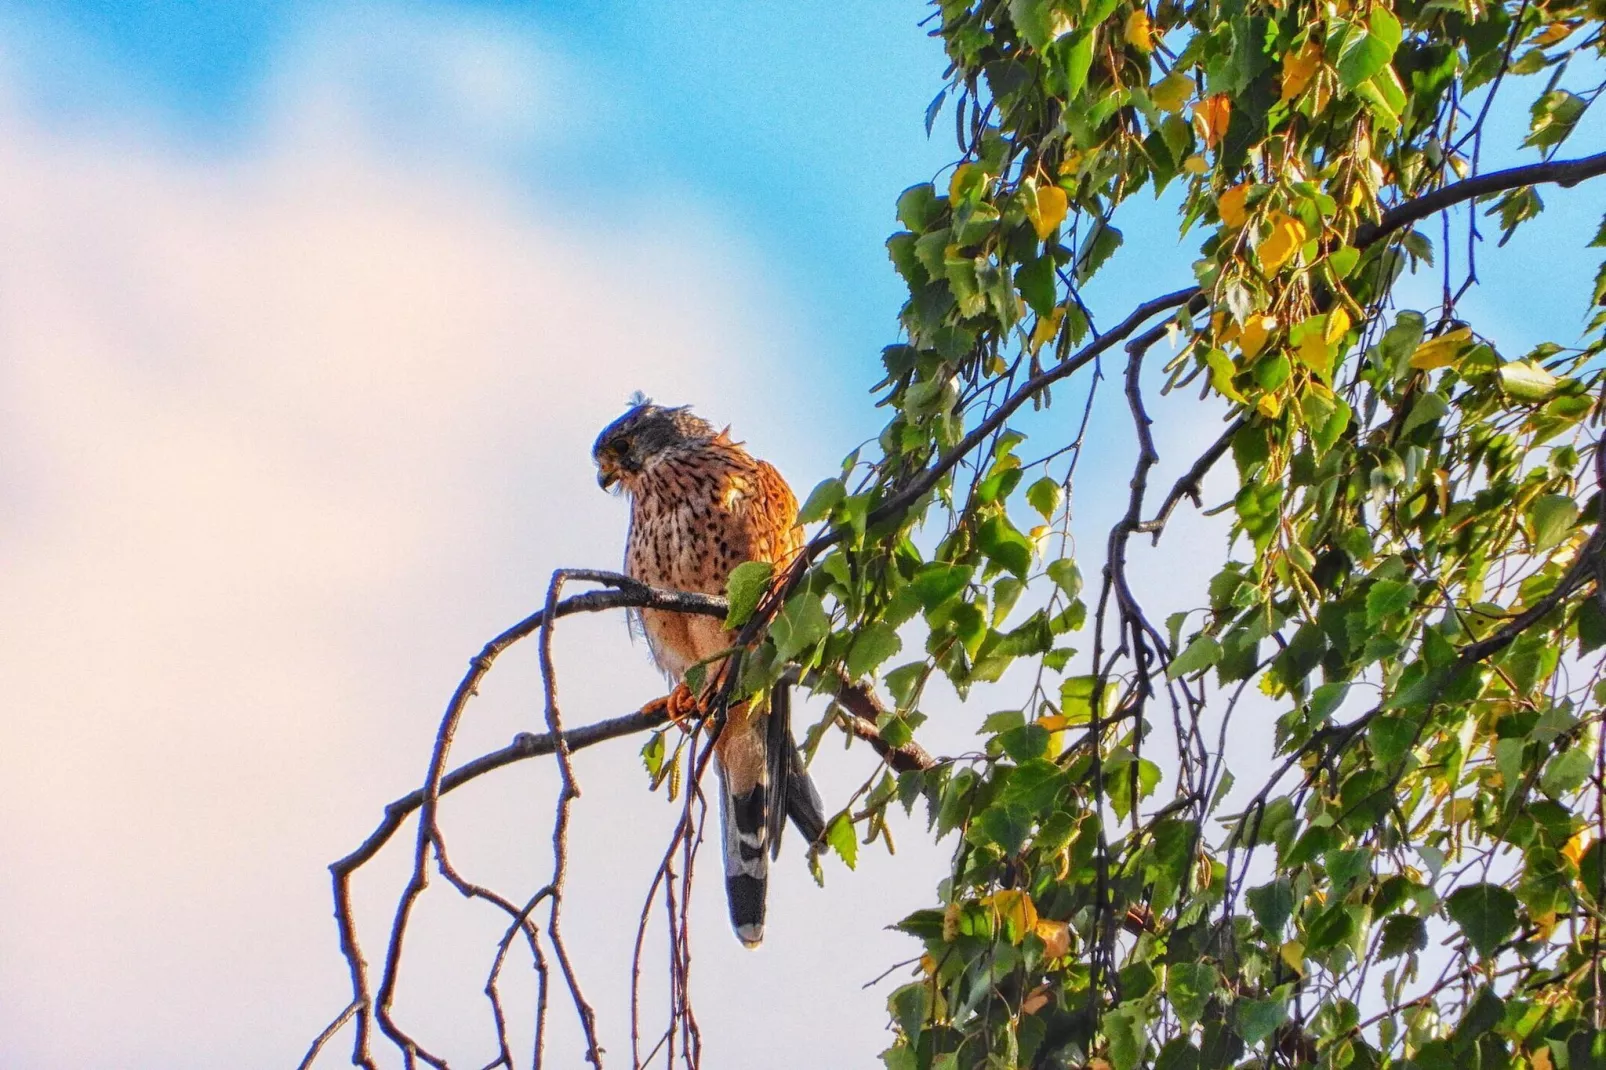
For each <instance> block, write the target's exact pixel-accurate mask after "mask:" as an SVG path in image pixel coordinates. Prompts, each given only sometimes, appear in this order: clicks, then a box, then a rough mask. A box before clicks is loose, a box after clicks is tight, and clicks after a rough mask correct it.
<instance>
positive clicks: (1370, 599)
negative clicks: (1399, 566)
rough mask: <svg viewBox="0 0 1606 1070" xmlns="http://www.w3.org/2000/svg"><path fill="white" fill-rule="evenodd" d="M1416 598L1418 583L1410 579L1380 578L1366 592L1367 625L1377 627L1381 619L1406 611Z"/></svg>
mask: <svg viewBox="0 0 1606 1070" xmlns="http://www.w3.org/2000/svg"><path fill="white" fill-rule="evenodd" d="M1414 598H1416V585H1415V584H1414V583H1411V582H1410V581H1409V580H1378V581H1377V582H1375V583H1373V584H1372V589H1371V590H1369V591H1367V592H1366V626H1367V627H1368V628H1375V627H1376V626H1377V625H1378V624H1379V623H1380V622H1381V621H1384V620H1387V619H1388V618H1389V617H1392V616H1394V615H1395V614H1397V613H1400V612H1402V611H1404V609H1405V607H1406V606H1409V605H1410V604H1411V601H1412V599H1414Z"/></svg>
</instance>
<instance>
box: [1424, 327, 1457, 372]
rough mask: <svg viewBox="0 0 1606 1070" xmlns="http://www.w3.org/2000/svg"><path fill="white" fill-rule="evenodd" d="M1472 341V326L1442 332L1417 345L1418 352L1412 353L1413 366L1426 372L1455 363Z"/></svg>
mask: <svg viewBox="0 0 1606 1070" xmlns="http://www.w3.org/2000/svg"><path fill="white" fill-rule="evenodd" d="M1471 341H1472V328H1471V327H1459V328H1457V329H1456V330H1453V331H1449V332H1446V333H1445V334H1441V335H1439V336H1438V337H1437V338H1434V339H1430V340H1429V341H1426V342H1423V343H1422V344H1421V345H1419V346H1417V347H1416V352H1415V353H1412V354H1411V367H1413V368H1415V369H1417V370H1418V371H1424V372H1425V371H1432V370H1433V369H1434V368H1443V367H1445V366H1446V365H1450V364H1454V363H1455V358H1456V357H1457V356H1459V355H1460V353H1461V350H1462V349H1463V348H1464V347H1465V346H1466V345H1468V344H1469V343H1470V342H1471Z"/></svg>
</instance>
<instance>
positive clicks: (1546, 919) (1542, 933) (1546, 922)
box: [1533, 910, 1556, 940]
mask: <svg viewBox="0 0 1606 1070" xmlns="http://www.w3.org/2000/svg"><path fill="white" fill-rule="evenodd" d="M1533 921H1534V928H1535V929H1537V930H1539V931H1538V932H1537V933H1535V934H1534V935H1535V937H1536V938H1537V939H1539V940H1549V939H1550V934H1551V933H1553V932H1555V931H1556V912H1555V911H1554V910H1547V911H1545V912H1544V913H1543V914H1535V915H1534V916H1533Z"/></svg>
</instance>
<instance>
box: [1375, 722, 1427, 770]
mask: <svg viewBox="0 0 1606 1070" xmlns="http://www.w3.org/2000/svg"><path fill="white" fill-rule="evenodd" d="M1415 738H1416V722H1415V721H1414V720H1412V719H1410V718H1408V717H1393V716H1383V717H1378V718H1376V719H1375V720H1373V721H1372V723H1371V724H1369V725H1367V726H1366V741H1367V743H1368V744H1370V745H1371V748H1372V754H1373V755H1374V756H1375V757H1376V758H1377V760H1378V762H1379V763H1381V764H1382V765H1393V764H1394V763H1395V762H1397V761H1399V760H1400V759H1401V758H1403V757H1405V752H1406V751H1407V750H1408V749H1409V748H1410V746H1411V742H1412V741H1413V740H1414V739H1415Z"/></svg>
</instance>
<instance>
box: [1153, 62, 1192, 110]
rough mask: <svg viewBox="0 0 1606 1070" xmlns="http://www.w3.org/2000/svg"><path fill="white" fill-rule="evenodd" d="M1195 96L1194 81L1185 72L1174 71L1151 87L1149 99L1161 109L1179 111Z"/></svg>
mask: <svg viewBox="0 0 1606 1070" xmlns="http://www.w3.org/2000/svg"><path fill="white" fill-rule="evenodd" d="M1191 96H1193V81H1192V79H1190V78H1189V77H1188V76H1187V75H1185V74H1179V73H1177V72H1176V71H1172V72H1171V73H1170V74H1168V75H1166V76H1165V77H1164V78H1162V79H1160V80H1159V81H1158V82H1155V83H1154V84H1153V85H1151V86H1150V87H1149V99H1150V100H1152V101H1154V106H1155V107H1156V108H1159V109H1160V110H1161V111H1169V112H1179V111H1181V110H1182V106H1183V105H1184V104H1186V103H1187V102H1188V98H1189V97H1191Z"/></svg>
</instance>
